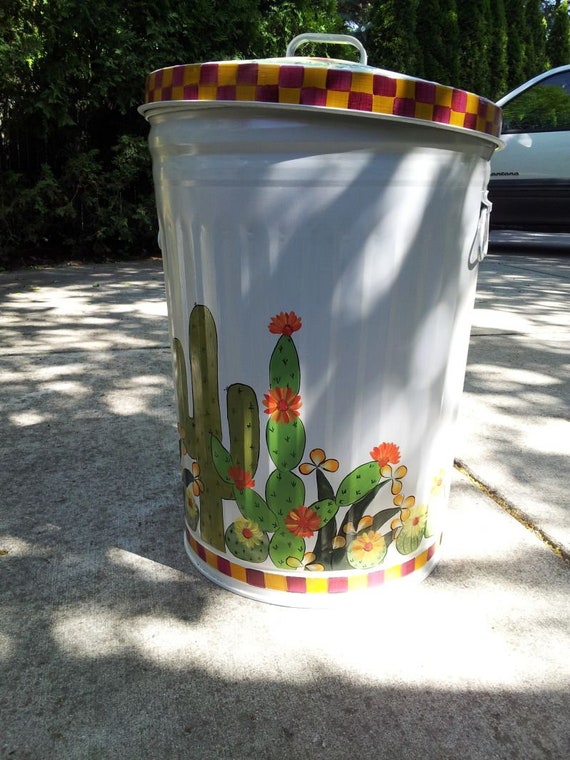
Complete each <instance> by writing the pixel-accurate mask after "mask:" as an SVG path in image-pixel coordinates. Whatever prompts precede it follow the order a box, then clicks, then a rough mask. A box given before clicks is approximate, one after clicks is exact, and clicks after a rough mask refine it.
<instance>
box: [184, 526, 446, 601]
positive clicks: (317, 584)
mask: <svg viewBox="0 0 570 760" xmlns="http://www.w3.org/2000/svg"><path fill="white" fill-rule="evenodd" d="M186 539H187V541H188V545H189V546H190V548H191V549H192V551H193V552H194V553H195V554H196V555H197V556H198V557H199V558H200V559H201V560H202V562H205V563H206V564H207V565H209V566H210V567H211V568H213V569H214V570H217V571H218V572H219V573H222V575H226V576H227V577H228V578H232V579H233V580H234V581H239V582H240V583H245V584H246V585H248V586H254V587H255V588H260V589H267V590H269V591H285V592H289V593H293V594H344V593H349V592H351V591H359V590H363V589H368V588H374V587H376V586H383V585H384V584H386V583H389V582H390V581H395V580H399V579H400V578H404V577H405V576H407V575H411V574H412V573H414V572H416V571H417V570H421V568H422V567H424V566H425V565H426V564H427V563H428V561H429V560H430V559H431V558H432V557H433V556H434V554H435V552H436V550H437V549H438V547H439V545H440V544H441V536H440V537H439V538H438V539H437V540H436V542H435V543H434V544H432V545H431V546H430V547H429V548H428V549H426V550H425V551H423V552H422V553H421V554H418V555H417V556H416V557H412V559H409V560H407V561H406V562H403V563H402V564H401V565H394V566H393V567H389V568H387V569H386V570H374V571H372V572H370V573H357V574H350V575H346V576H329V577H328V578H327V577H323V576H322V575H319V576H315V577H311V575H304V576H301V575H281V574H278V573H267V572H265V571H263V570H256V569H254V568H251V567H244V566H243V565H237V564H235V562H230V561H229V560H228V559H227V558H226V557H221V556H220V555H219V554H216V553H215V552H213V551H211V550H210V549H207V548H206V547H205V546H203V545H202V544H201V543H200V542H199V541H197V540H196V539H195V538H194V536H193V535H192V534H191V533H190V531H189V530H188V528H186Z"/></svg>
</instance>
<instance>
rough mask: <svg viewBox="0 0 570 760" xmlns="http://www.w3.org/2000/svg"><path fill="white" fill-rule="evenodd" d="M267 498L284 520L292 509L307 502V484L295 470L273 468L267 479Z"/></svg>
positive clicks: (272, 509) (278, 515)
mask: <svg viewBox="0 0 570 760" xmlns="http://www.w3.org/2000/svg"><path fill="white" fill-rule="evenodd" d="M265 498H266V500H267V504H268V506H269V508H270V509H271V511H272V512H273V513H274V514H275V515H277V517H278V519H279V520H280V521H281V522H282V521H283V520H284V519H285V517H286V516H287V515H288V513H289V512H290V511H291V510H292V509H296V508H297V507H300V506H303V505H304V504H305V484H304V483H303V481H302V480H301V478H300V477H298V476H297V475H295V473H294V472H287V471H286V470H283V471H282V470H273V472H272V473H271V475H270V476H269V478H268V479H267V484H266V486H265Z"/></svg>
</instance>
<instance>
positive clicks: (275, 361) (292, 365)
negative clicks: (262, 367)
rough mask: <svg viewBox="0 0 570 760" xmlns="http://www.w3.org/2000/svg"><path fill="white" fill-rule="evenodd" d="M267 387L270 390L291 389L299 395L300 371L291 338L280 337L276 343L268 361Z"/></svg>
mask: <svg viewBox="0 0 570 760" xmlns="http://www.w3.org/2000/svg"><path fill="white" fill-rule="evenodd" d="M269 385H270V387H271V388H291V390H292V391H293V392H294V393H299V388H300V387H301V370H300V368H299V356H298V354H297V349H296V348H295V344H294V343H293V340H292V338H290V337H288V336H287V335H282V336H281V337H280V338H279V340H278V341H277V345H276V346H275V348H274V349H273V353H272V354H271V358H270V360H269Z"/></svg>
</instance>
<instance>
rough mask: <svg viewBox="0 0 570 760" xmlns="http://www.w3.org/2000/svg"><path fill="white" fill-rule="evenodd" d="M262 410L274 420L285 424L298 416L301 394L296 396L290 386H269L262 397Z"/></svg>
mask: <svg viewBox="0 0 570 760" xmlns="http://www.w3.org/2000/svg"><path fill="white" fill-rule="evenodd" d="M263 405H264V406H265V407H266V408H265V409H264V410H263V411H264V412H265V414H270V415H271V419H272V420H274V421H275V422H283V423H285V424H287V423H288V422H292V420H294V419H295V417H299V415H300V412H299V409H300V408H301V406H302V404H301V396H297V395H296V394H295V392H294V391H292V390H291V388H271V389H270V391H269V393H266V394H265V396H264V397H263Z"/></svg>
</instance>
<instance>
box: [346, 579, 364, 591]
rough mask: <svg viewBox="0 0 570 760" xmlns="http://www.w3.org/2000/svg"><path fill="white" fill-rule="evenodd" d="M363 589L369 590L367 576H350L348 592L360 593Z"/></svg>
mask: <svg viewBox="0 0 570 760" xmlns="http://www.w3.org/2000/svg"><path fill="white" fill-rule="evenodd" d="M363 588H368V576H367V575H349V576H348V590H349V591H360V590H362V589H363Z"/></svg>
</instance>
